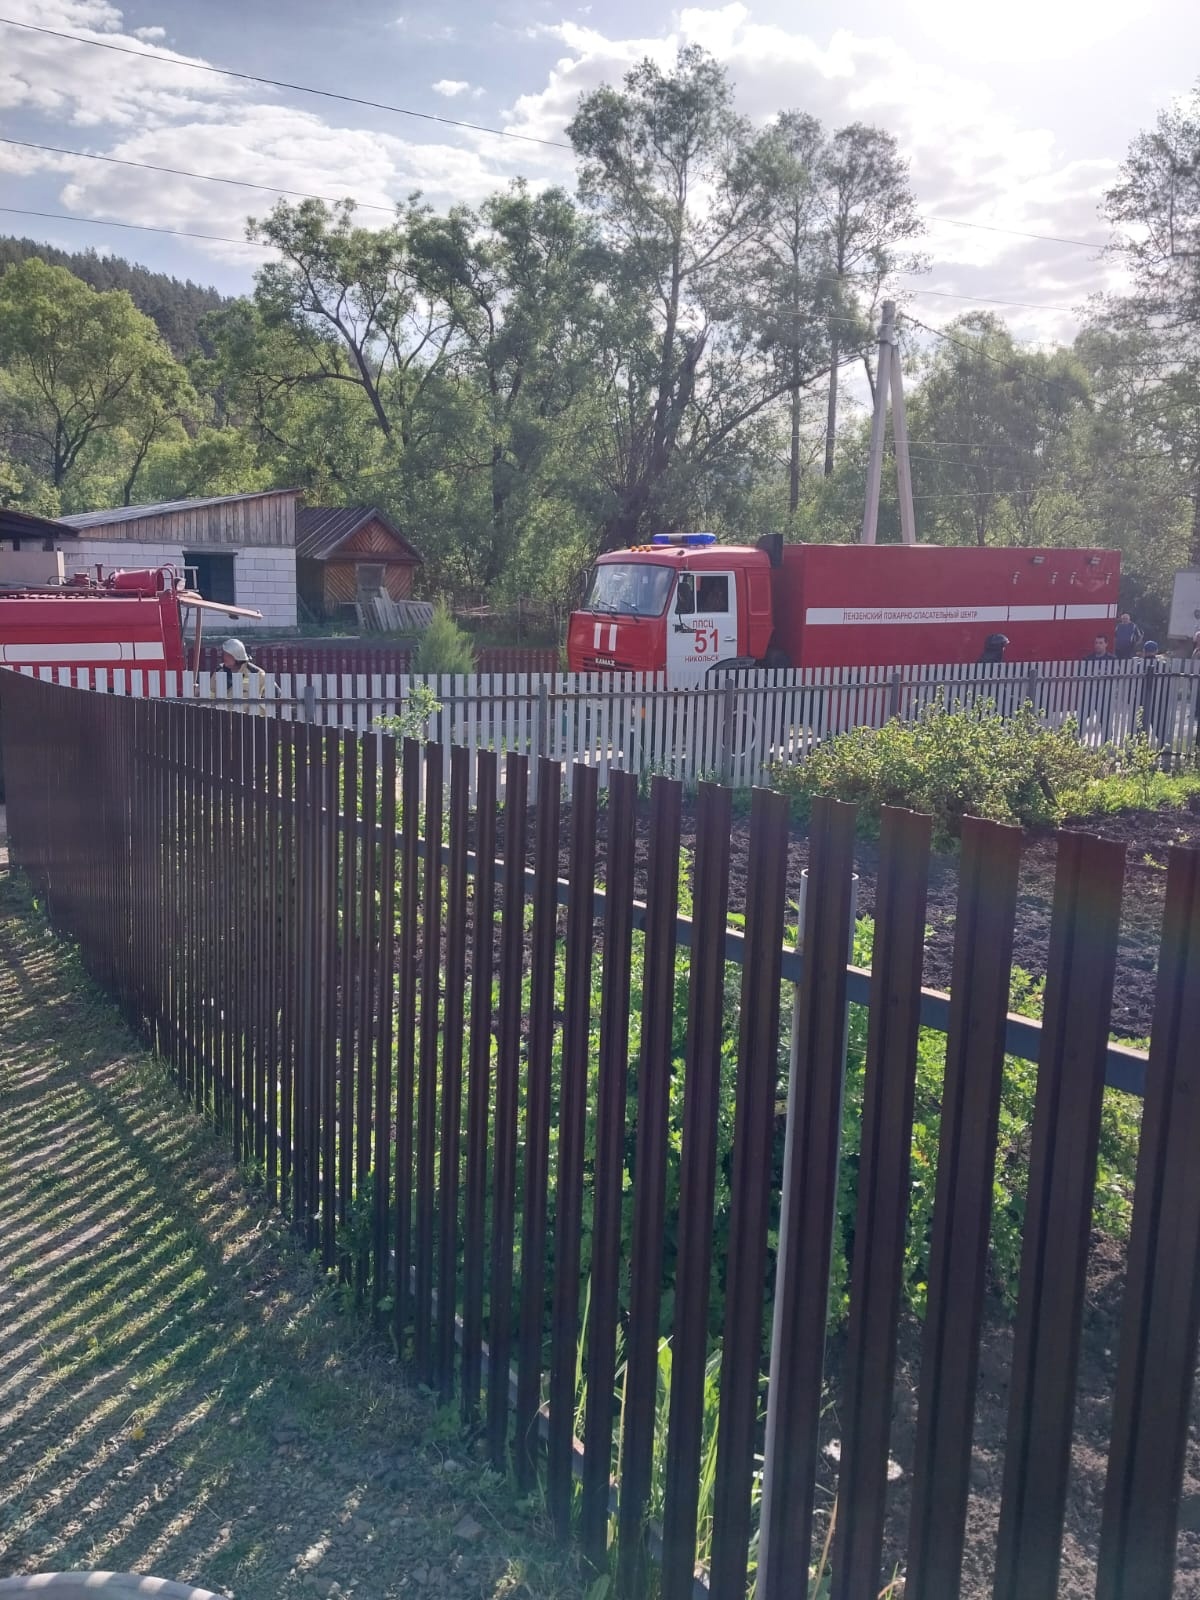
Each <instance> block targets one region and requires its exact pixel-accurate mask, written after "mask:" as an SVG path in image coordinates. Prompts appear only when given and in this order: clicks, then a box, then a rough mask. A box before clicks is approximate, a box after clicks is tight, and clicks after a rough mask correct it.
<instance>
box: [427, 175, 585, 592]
mask: <svg viewBox="0 0 1200 1600" xmlns="http://www.w3.org/2000/svg"><path fill="white" fill-rule="evenodd" d="M412 251H413V256H414V258H415V259H416V260H417V261H419V263H420V270H421V274H422V277H423V280H424V282H425V284H426V285H427V289H428V292H430V293H432V294H434V295H436V296H437V297H438V298H439V299H440V300H441V301H443V302H444V303H445V305H446V306H447V307H449V308H450V313H451V316H452V318H453V321H454V323H455V326H456V328H457V330H458V333H457V339H456V343H455V351H454V361H453V367H454V372H455V374H456V376H458V377H459V378H461V380H462V381H463V382H464V383H465V384H467V385H468V386H470V387H472V388H473V389H474V390H475V391H476V392H477V393H478V395H479V397H480V401H481V413H482V416H481V421H482V426H483V429H484V432H485V438H484V440H483V447H484V452H485V456H486V470H487V474H488V486H489V500H490V505H489V513H490V514H489V523H490V538H489V539H488V540H487V541H486V542H487V544H488V546H489V548H488V549H487V552H486V554H485V553H484V551H483V549H482V548H481V549H480V557H481V559H480V560H479V562H478V563H477V566H478V569H479V582H480V583H481V584H483V585H486V586H494V585H495V584H496V582H497V581H498V580H499V579H500V577H501V575H502V573H503V572H504V570H505V568H506V566H507V564H508V562H509V560H510V558H511V556H512V553H513V550H514V548H515V545H516V542H517V539H518V537H519V533H520V527H521V524H522V522H523V521H524V520H525V519H526V518H527V517H528V516H529V515H530V513H531V509H532V507H531V501H532V500H534V499H535V498H537V497H538V496H539V495H540V494H542V493H544V492H546V489H547V487H548V485H547V482H546V479H547V477H548V476H550V475H552V473H553V467H552V462H553V458H554V456H555V453H556V451H557V450H558V448H559V446H560V445H561V443H562V439H563V435H564V431H567V432H569V431H570V425H571V421H570V419H571V415H572V412H573V410H574V408H575V407H576V405H577V404H578V402H579V400H580V398H581V396H583V395H584V394H585V393H586V392H587V391H588V390H589V388H590V386H591V385H592V383H593V380H594V374H595V361H596V357H597V352H598V347H599V346H598V328H599V324H600V322H601V321H602V319H603V317H604V314H605V302H604V299H603V297H601V296H600V295H598V294H597V293H596V289H597V281H598V271H599V265H600V255H599V250H598V248H597V244H596V241H595V238H594V234H593V230H592V228H591V226H590V224H589V223H588V221H587V220H586V219H585V218H584V217H583V216H582V215H581V213H580V212H579V210H578V208H577V207H576V206H575V204H574V202H573V201H572V200H571V198H570V197H569V196H568V195H567V194H565V193H564V192H563V191H562V190H561V189H549V190H546V191H545V192H543V193H542V194H536V195H535V194H533V193H532V192H531V191H530V190H529V188H528V187H527V185H526V184H525V183H524V182H520V181H518V182H517V183H515V184H513V185H512V187H511V188H510V189H508V190H506V191H504V192H503V193H500V194H497V195H493V196H492V197H491V198H490V199H489V200H487V201H486V202H485V203H484V205H483V207H482V208H481V209H480V210H479V211H478V212H472V211H469V210H467V209H466V208H465V207H460V208H456V209H455V210H453V211H452V212H450V214H449V215H448V216H446V217H430V218H428V219H426V220H425V222H424V223H423V225H422V226H421V227H420V228H419V229H417V230H416V231H415V232H414V233H413V235H412ZM482 543H483V541H481V545H482Z"/></svg>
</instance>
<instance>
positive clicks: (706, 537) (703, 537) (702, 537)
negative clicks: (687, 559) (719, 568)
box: [681, 533, 717, 545]
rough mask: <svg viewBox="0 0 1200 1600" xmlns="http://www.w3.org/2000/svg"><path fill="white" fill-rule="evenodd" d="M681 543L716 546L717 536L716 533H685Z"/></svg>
mask: <svg viewBox="0 0 1200 1600" xmlns="http://www.w3.org/2000/svg"><path fill="white" fill-rule="evenodd" d="M681 542H682V543H683V544H690V545H703V544H716V542H717V536H716V534H715V533H685V534H684V536H683V539H682V541H681Z"/></svg>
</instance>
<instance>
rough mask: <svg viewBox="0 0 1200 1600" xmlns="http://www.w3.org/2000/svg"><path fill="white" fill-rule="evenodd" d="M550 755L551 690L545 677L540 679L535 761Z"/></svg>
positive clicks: (534, 751)
mask: <svg viewBox="0 0 1200 1600" xmlns="http://www.w3.org/2000/svg"><path fill="white" fill-rule="evenodd" d="M549 754H550V690H549V689H548V688H547V686H546V679H545V675H544V674H543V676H542V677H540V678H539V679H538V691H537V744H536V745H535V747H534V750H533V760H534V761H536V760H537V758H538V757H539V756H548V755H549Z"/></svg>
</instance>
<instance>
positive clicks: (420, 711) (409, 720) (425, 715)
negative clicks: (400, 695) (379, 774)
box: [375, 683, 442, 743]
mask: <svg viewBox="0 0 1200 1600" xmlns="http://www.w3.org/2000/svg"><path fill="white" fill-rule="evenodd" d="M441 709H442V702H441V701H440V700H439V699H438V697H437V695H435V694H434V692H433V690H432V689H431V688H430V687H429V685H428V684H427V683H414V684H413V686H412V688H411V689H410V690H409V692H408V697H407V698H406V699H405V701H404V703H403V705H402V706H401V707H400V710H399V711H398V712H397V713H396V715H395V716H393V717H376V718H375V726H376V727H377V728H382V729H383V731H384V733H391V734H395V736H396V738H397V739H420V740H421V741H422V743H424V741H425V740H426V739H428V737H429V723H430V720H431V719H432V718H433V717H436V716H437V714H438V712H439V711H440V710H441Z"/></svg>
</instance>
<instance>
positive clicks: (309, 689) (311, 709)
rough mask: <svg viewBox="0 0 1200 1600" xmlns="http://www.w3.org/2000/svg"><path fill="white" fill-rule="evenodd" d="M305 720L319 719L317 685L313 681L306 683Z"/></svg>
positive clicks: (313, 720)
mask: <svg viewBox="0 0 1200 1600" xmlns="http://www.w3.org/2000/svg"><path fill="white" fill-rule="evenodd" d="M304 720H305V722H316V720H317V687H316V684H314V683H312V682H311V681H310V682H308V683H306V684H305V685H304Z"/></svg>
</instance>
